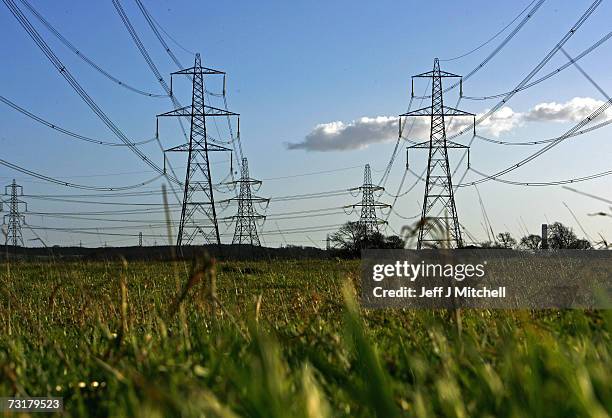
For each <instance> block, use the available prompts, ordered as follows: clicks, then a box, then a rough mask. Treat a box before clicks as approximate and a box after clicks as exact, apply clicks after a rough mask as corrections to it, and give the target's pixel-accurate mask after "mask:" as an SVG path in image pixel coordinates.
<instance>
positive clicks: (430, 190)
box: [400, 58, 476, 249]
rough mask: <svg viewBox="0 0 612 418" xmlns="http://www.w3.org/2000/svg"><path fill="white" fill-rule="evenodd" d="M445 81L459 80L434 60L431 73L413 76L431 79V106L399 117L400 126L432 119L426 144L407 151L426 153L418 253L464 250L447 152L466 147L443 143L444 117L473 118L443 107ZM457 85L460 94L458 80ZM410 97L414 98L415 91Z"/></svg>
mask: <svg viewBox="0 0 612 418" xmlns="http://www.w3.org/2000/svg"><path fill="white" fill-rule="evenodd" d="M447 77H459V78H460V77H461V76H458V75H456V74H452V73H448V72H446V71H441V70H440V62H439V61H438V58H436V59H435V60H434V67H433V71H428V72H426V73H422V74H417V75H415V76H413V77H412V78H413V79H414V78H431V106H430V107H429V106H428V107H424V108H422V109H417V110H414V111H411V112H408V113H404V114H402V115H400V123H401V118H402V117H407V116H429V117H430V118H431V128H430V135H429V141H426V142H421V143H418V144H416V145H413V146H410V147H409V148H427V149H429V158H428V161H427V177H426V179H425V196H424V198H423V210H422V212H421V222H420V228H419V237H418V242H417V249H421V248H423V247H424V246H425V247H446V248H450V247H452V246H453V245H454V246H455V247H457V248H459V247H462V246H463V240H462V238H461V229H460V225H459V220H458V217H457V208H456V206H455V196H454V190H453V182H452V178H451V177H452V176H451V170H450V164H449V162H448V148H468V147H466V146H465V145H461V144H456V143H454V142H451V141H447V140H446V126H445V121H444V117H445V116H471V117H473V118H474V117H475V116H474V114H473V113H468V112H464V111H462V110H459V109H454V108H452V107H448V106H444V100H443V90H442V79H443V78H447ZM459 83H460V90H462V88H461V87H462V85H461V84H462V83H461V80H460V81H459ZM413 85H414V83H413ZM412 94H413V95H414V90H413V92H412ZM460 94H462V93H460ZM475 126H476V124H475V123H474V127H475ZM474 129H475V128H474ZM400 132H401V126H400ZM468 152H469V148H468ZM468 161H469V157H468ZM468 164H469V163H468ZM437 227H441V228H442V229H444V232H442V231H436V229H437Z"/></svg>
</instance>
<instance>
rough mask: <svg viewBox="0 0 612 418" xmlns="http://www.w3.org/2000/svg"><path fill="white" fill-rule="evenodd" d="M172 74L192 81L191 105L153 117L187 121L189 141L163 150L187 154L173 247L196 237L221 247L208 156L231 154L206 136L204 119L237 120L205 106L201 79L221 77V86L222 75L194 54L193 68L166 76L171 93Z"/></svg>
mask: <svg viewBox="0 0 612 418" xmlns="http://www.w3.org/2000/svg"><path fill="white" fill-rule="evenodd" d="M175 75H183V76H186V77H188V78H189V79H191V80H192V95H191V105H190V106H185V107H182V108H180V109H175V110H172V111H170V112H166V113H162V114H160V115H157V117H158V118H159V117H162V116H178V117H186V118H190V120H191V129H190V133H189V142H188V143H187V144H183V145H178V146H176V147H173V148H170V149H167V150H166V152H186V153H187V171H186V174H185V184H184V191H183V205H182V208H181V220H180V223H179V230H178V236H177V239H176V245H177V246H178V247H181V246H182V245H189V244H191V243H192V242H193V240H194V238H195V237H196V235H198V234H199V235H201V236H202V237H203V238H204V240H205V241H206V242H207V243H215V244H221V236H220V234H219V224H218V222H217V209H216V207H215V198H214V193H213V178H212V175H211V171H210V159H209V153H210V152H231V149H230V148H227V147H224V146H222V145H219V144H218V143H217V142H218V141H217V140H215V139H214V138H212V137H211V136H210V135H208V133H207V131H206V118H208V117H219V116H222V117H230V116H236V117H238V116H239V114H238V113H233V112H230V111H227V110H224V109H219V108H216V107H212V106H207V105H206V104H205V102H204V100H205V88H204V76H205V75H223V77H224V85H225V73H224V72H223V71H219V70H213V69H211V68H206V67H202V62H201V59H200V54H196V57H195V63H194V65H193V67H191V68H186V69H184V70H180V71H176V72H174V73H172V74H171V75H170V86H171V87H170V90H171V94H172V77H173V76H175ZM219 139H220V138H219ZM196 215H203V218H204V219H201V218H200V219H196Z"/></svg>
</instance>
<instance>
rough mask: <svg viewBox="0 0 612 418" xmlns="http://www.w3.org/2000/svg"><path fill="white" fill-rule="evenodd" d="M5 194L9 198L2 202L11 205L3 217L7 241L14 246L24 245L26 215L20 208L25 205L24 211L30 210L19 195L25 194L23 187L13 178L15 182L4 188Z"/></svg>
mask: <svg viewBox="0 0 612 418" xmlns="http://www.w3.org/2000/svg"><path fill="white" fill-rule="evenodd" d="M4 196H6V197H7V198H8V199H5V200H4V201H3V202H2V203H3V204H7V205H8V207H9V210H8V212H9V213H8V214H6V215H4V218H3V229H4V230H5V232H6V242H5V243H6V244H9V243H10V244H11V245H12V246H13V247H17V246H19V245H21V246H22V247H23V246H24V244H23V235H22V233H21V227H22V225H24V224H25V216H24V215H22V214H21V210H20V209H21V208H22V207H23V211H24V212H27V211H28V204H27V203H26V202H24V201H23V200H21V199H19V196H23V187H21V186H20V185H18V184H17V182H16V181H15V179H13V182H12V183H11V184H10V185H8V186H6V187H5V188H4ZM3 209H4V208H3Z"/></svg>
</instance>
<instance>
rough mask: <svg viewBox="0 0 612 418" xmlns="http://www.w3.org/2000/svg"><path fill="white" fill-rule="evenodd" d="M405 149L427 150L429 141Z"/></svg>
mask: <svg viewBox="0 0 612 418" xmlns="http://www.w3.org/2000/svg"><path fill="white" fill-rule="evenodd" d="M406 148H429V141H423V142H419V143H418V144H414V145H410V146H408V147H406Z"/></svg>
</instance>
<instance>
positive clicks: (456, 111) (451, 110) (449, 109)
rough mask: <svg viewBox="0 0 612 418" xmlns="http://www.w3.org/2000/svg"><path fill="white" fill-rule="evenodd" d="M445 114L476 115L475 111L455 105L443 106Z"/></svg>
mask: <svg viewBox="0 0 612 418" xmlns="http://www.w3.org/2000/svg"><path fill="white" fill-rule="evenodd" d="M442 109H443V110H444V116H476V115H474V114H473V113H470V112H466V111H464V110H459V109H455V108H454V107H448V106H442Z"/></svg>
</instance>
